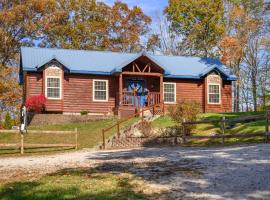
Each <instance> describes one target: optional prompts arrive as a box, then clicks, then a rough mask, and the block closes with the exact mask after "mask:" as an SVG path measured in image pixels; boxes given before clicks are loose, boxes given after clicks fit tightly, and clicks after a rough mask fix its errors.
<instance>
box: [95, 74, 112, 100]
mask: <svg viewBox="0 0 270 200" xmlns="http://www.w3.org/2000/svg"><path fill="white" fill-rule="evenodd" d="M97 81H103V82H104V81H105V82H106V99H105V100H99V99H95V82H97ZM108 82H109V81H108V80H106V79H93V85H92V96H93V101H94V102H108V100H109V84H108Z"/></svg>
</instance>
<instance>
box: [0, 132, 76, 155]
mask: <svg viewBox="0 0 270 200" xmlns="http://www.w3.org/2000/svg"><path fill="white" fill-rule="evenodd" d="M1 133H10V134H20V141H18V143H3V144H1V143H0V150H1V149H5V150H8V149H20V153H21V154H24V150H25V149H27V148H31V149H33V148H35V149H38V148H74V149H78V129H77V128H75V129H74V130H73V131H46V130H27V133H26V134H25V133H21V132H20V131H19V130H0V134H1ZM28 133H31V134H35V135H36V134H40V135H42V134H57V135H59V134H60V135H61V134H62V135H63V136H64V135H66V134H71V135H73V138H74V140H72V141H71V142H70V143H69V144H67V143H58V144H31V143H25V137H27V134H28Z"/></svg>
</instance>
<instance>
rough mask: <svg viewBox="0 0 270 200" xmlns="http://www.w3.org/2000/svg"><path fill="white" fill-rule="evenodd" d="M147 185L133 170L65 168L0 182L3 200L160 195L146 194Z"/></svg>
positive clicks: (118, 198) (116, 199)
mask: <svg viewBox="0 0 270 200" xmlns="http://www.w3.org/2000/svg"><path fill="white" fill-rule="evenodd" d="M145 188H146V187H145V186H144V182H143V181H142V179H140V178H136V177H135V176H133V175H130V174H111V173H98V172H94V171H90V170H84V169H81V170H64V171H61V172H58V173H55V174H50V175H47V176H44V177H42V178H40V179H37V180H33V181H17V182H11V183H0V200H22V199H27V200H64V199H65V200H75V199H76V200H86V199H89V200H90V199H91V200H122V199H127V200H144V199H154V198H155V197H157V195H158V194H156V193H154V192H153V193H150V194H149V192H148V193H147V194H145V193H144V192H143V190H144V189H145ZM155 199H156V198H155Z"/></svg>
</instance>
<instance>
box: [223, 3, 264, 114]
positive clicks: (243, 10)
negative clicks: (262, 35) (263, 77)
mask: <svg viewBox="0 0 270 200" xmlns="http://www.w3.org/2000/svg"><path fill="white" fill-rule="evenodd" d="M225 8H226V9H225V16H226V34H225V35H224V37H223V39H222V40H221V42H220V45H219V48H220V53H221V60H222V61H223V62H224V63H225V64H227V65H228V66H229V67H231V68H232V70H233V72H234V73H235V74H236V75H237V76H238V77H239V79H238V81H236V82H235V83H234V111H237V112H239V111H240V106H239V105H240V89H241V84H242V83H241V80H242V79H241V78H240V75H241V67H244V68H245V67H246V66H243V64H244V60H245V56H246V53H247V49H248V45H249V41H251V40H253V39H254V38H255V37H254V35H256V34H257V33H258V32H260V31H261V29H262V28H263V25H264V22H263V20H264V19H266V18H265V14H264V12H265V4H264V1H263V0H256V1H251V0H230V1H226V4H225ZM251 72H252V71H251ZM252 74H253V75H252ZM254 74H256V71H254V70H253V72H252V73H250V75H251V76H253V77H254ZM254 87H255V82H254V78H253V88H254ZM254 100H255V99H254V98H253V101H254ZM255 104H256V102H255Z"/></svg>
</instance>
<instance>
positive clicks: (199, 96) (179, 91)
mask: <svg viewBox="0 0 270 200" xmlns="http://www.w3.org/2000/svg"><path fill="white" fill-rule="evenodd" d="M93 79H106V80H109V83H108V84H109V85H108V86H109V98H108V102H94V101H93V96H92V95H93V90H92V89H93V88H92V87H93ZM164 82H175V83H176V98H177V100H181V99H187V100H195V101H197V102H199V103H200V104H201V106H202V111H204V112H231V111H232V85H231V82H230V81H223V85H222V89H221V93H222V98H221V104H220V105H210V104H207V96H206V88H205V83H204V80H193V79H168V78H165V79H164ZM148 85H149V83H148ZM155 85H156V84H155ZM25 86H26V97H27V96H32V95H38V94H42V93H43V92H44V88H43V75H42V72H41V73H27V75H26V82H25ZM62 86H63V87H62V88H63V91H62V92H63V98H62V100H47V103H46V104H47V105H46V107H47V111H51V112H69V113H74V112H76V113H78V112H80V111H82V110H88V111H90V112H91V113H102V114H113V112H114V110H115V107H116V101H115V96H116V93H117V92H118V77H115V76H98V75H79V74H65V75H64V79H63V83H62ZM168 106H169V104H166V105H165V107H166V108H167V107H168Z"/></svg>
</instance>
